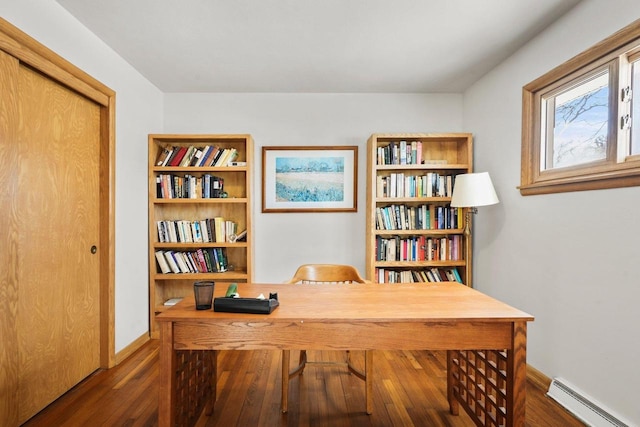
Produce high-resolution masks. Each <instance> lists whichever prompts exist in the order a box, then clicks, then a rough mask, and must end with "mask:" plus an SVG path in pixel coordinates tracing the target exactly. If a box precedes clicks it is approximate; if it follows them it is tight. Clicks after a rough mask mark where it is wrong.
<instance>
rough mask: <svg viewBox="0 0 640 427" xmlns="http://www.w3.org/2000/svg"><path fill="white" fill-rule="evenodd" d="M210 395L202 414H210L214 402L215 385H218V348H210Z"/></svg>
mask: <svg viewBox="0 0 640 427" xmlns="http://www.w3.org/2000/svg"><path fill="white" fill-rule="evenodd" d="M210 381H211V382H210V384H211V397H210V398H209V402H207V403H206V404H205V407H204V414H205V415H207V416H210V415H211V414H213V407H214V406H215V404H216V398H217V396H218V395H217V387H218V350H211V377H210Z"/></svg>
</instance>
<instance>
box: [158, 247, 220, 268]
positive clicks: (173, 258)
mask: <svg viewBox="0 0 640 427" xmlns="http://www.w3.org/2000/svg"><path fill="white" fill-rule="evenodd" d="M156 261H157V262H158V268H159V271H160V272H161V273H163V274H169V273H175V274H180V273H223V272H225V271H227V270H228V268H229V262H228V260H227V253H226V250H225V248H202V249H197V250H194V251H171V250H168V251H156Z"/></svg>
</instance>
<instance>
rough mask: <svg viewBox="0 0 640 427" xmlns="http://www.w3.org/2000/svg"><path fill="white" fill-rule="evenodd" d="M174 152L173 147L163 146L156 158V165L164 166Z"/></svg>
mask: <svg viewBox="0 0 640 427" xmlns="http://www.w3.org/2000/svg"><path fill="white" fill-rule="evenodd" d="M172 152H173V148H172V147H163V148H162V149H161V150H160V153H159V154H158V158H157V159H156V166H164V164H165V162H166V161H167V159H168V158H169V157H170V156H171V153H172Z"/></svg>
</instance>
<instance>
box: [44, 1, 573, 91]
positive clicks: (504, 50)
mask: <svg viewBox="0 0 640 427" xmlns="http://www.w3.org/2000/svg"><path fill="white" fill-rule="evenodd" d="M56 1H57V2H58V3H59V4H61V5H62V6H63V7H64V8H66V9H67V10H68V11H69V12H70V13H71V14H73V15H74V16H75V17H76V18H77V19H78V20H79V21H80V22H82V23H83V24H84V25H85V26H86V27H87V28H89V29H90V30H91V31H92V32H93V33H95V34H96V35H97V36H98V37H100V38H101V39H102V40H103V41H104V42H105V43H106V44H108V45H109V46H111V48H112V49H114V50H115V51H116V52H118V54H119V55H120V56H122V57H123V58H124V59H125V60H127V61H128V62H129V63H130V64H131V65H132V66H133V67H135V68H136V69H137V70H138V71H139V72H140V73H142V74H143V75H144V76H145V77H146V78H147V79H149V80H150V81H151V82H152V83H153V84H155V85H156V86H157V87H158V88H159V89H160V90H161V91H163V92H318V93H319V92H353V93H356V92H390V93H393V92H407V93H430V92H462V91H463V90H464V89H465V88H467V87H468V86H469V85H470V84H472V83H473V82H475V81H476V80H477V79H478V78H480V77H481V76H483V75H484V74H485V73H486V72H487V71H489V70H491V69H492V68H493V67H494V66H496V65H497V64H498V63H500V62H501V61H502V60H504V59H505V58H507V57H508V56H509V55H511V54H512V53H513V52H514V51H515V50H517V49H518V48H519V47H520V46H522V45H523V44H524V43H526V42H527V41H528V40H530V39H531V38H532V37H534V36H535V35H536V34H537V33H539V32H540V31H541V30H542V29H544V28H545V27H546V26H548V25H549V24H550V23H551V22H553V21H554V20H556V19H557V18H558V17H560V16H561V15H562V14H564V13H565V12H567V11H568V10H569V9H571V8H572V7H573V6H575V5H576V4H577V3H578V2H579V1H580V0H56Z"/></svg>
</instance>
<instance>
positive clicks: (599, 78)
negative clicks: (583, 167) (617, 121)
mask: <svg viewBox="0 0 640 427" xmlns="http://www.w3.org/2000/svg"><path fill="white" fill-rule="evenodd" d="M550 100H551V101H553V102H552V103H550V105H551V106H552V107H551V108H552V110H551V111H550V112H549V113H551V114H552V115H550V116H549V119H552V123H547V126H553V129H552V132H551V129H547V135H549V138H548V139H549V140H548V141H547V144H546V145H547V147H546V149H547V150H548V151H547V152H548V153H549V154H551V155H550V156H549V157H548V162H549V163H551V164H550V165H549V164H548V165H547V167H546V169H554V168H562V167H568V166H575V165H579V164H584V163H589V162H593V161H596V160H604V159H606V158H607V141H608V122H609V72H608V71H605V72H602V73H599V74H597V75H595V76H591V77H590V78H589V79H587V80H583V81H581V82H580V83H578V84H577V85H573V86H571V87H569V88H566V89H565V90H563V91H561V92H560V93H557V94H556V95H555V96H554V97H553V98H551V99H550ZM548 105H549V104H548ZM550 121H551V120H550Z"/></svg>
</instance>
